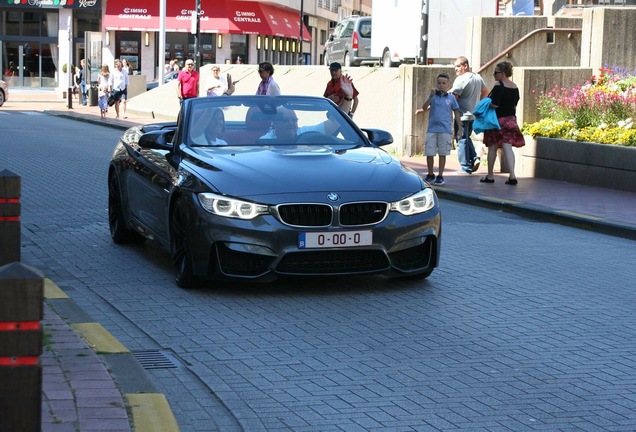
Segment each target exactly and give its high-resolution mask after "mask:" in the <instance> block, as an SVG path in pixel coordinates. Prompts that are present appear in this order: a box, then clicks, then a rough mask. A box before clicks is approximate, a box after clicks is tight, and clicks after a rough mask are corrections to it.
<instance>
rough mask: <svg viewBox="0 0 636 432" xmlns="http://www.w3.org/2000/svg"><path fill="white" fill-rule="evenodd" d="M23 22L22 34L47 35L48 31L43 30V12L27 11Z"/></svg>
mask: <svg viewBox="0 0 636 432" xmlns="http://www.w3.org/2000/svg"><path fill="white" fill-rule="evenodd" d="M23 16H24V19H23V22H22V36H42V35H43V34H44V35H46V32H45V31H44V32H43V31H42V29H43V28H45V22H46V20H45V17H44V14H43V13H41V12H25V13H24V15H23Z"/></svg>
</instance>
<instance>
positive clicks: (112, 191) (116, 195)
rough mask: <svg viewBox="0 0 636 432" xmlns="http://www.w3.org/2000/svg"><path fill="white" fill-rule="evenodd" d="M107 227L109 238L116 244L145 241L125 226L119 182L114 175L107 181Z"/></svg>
mask: <svg viewBox="0 0 636 432" xmlns="http://www.w3.org/2000/svg"><path fill="white" fill-rule="evenodd" d="M108 226H109V227H110V237H111V238H112V239H113V242H115V243H117V244H129V243H141V242H143V241H144V240H145V238H144V237H143V236H142V235H141V234H139V233H138V232H137V231H133V230H131V229H130V228H128V227H127V226H126V220H125V218H124V209H123V206H122V202H121V190H120V189H119V180H118V179H117V176H116V175H115V174H114V173H113V174H111V175H110V178H109V179H108Z"/></svg>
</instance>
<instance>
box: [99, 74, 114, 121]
mask: <svg viewBox="0 0 636 432" xmlns="http://www.w3.org/2000/svg"><path fill="white" fill-rule="evenodd" d="M97 87H98V91H97V96H98V98H99V99H98V102H97V105H98V106H99V109H100V112H101V116H102V118H106V113H107V112H108V96H109V95H110V92H111V89H112V87H113V77H112V76H111V74H110V69H109V68H108V65H106V64H105V65H102V70H101V72H100V73H99V77H98V81H97Z"/></svg>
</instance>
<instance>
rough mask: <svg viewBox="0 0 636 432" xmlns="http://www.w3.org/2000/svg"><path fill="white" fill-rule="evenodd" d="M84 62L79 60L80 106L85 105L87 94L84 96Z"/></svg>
mask: <svg viewBox="0 0 636 432" xmlns="http://www.w3.org/2000/svg"><path fill="white" fill-rule="evenodd" d="M86 72H87V70H86V60H84V59H81V60H80V82H79V86H80V93H81V95H82V105H84V106H86V105H87V96H88V95H87V94H86Z"/></svg>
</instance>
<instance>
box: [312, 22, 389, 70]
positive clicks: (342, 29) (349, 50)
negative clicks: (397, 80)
mask: <svg viewBox="0 0 636 432" xmlns="http://www.w3.org/2000/svg"><path fill="white" fill-rule="evenodd" d="M323 59H324V64H325V65H327V66H328V65H330V64H331V63H333V62H338V63H341V64H342V65H344V66H360V65H362V64H371V63H378V62H379V59H378V58H377V57H371V17H368V16H367V17H360V16H350V17H349V18H346V19H344V20H342V21H340V22H339V23H338V24H337V25H336V27H335V28H334V30H333V32H332V33H331V35H330V36H329V40H327V43H326V44H325V53H324V56H323Z"/></svg>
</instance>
